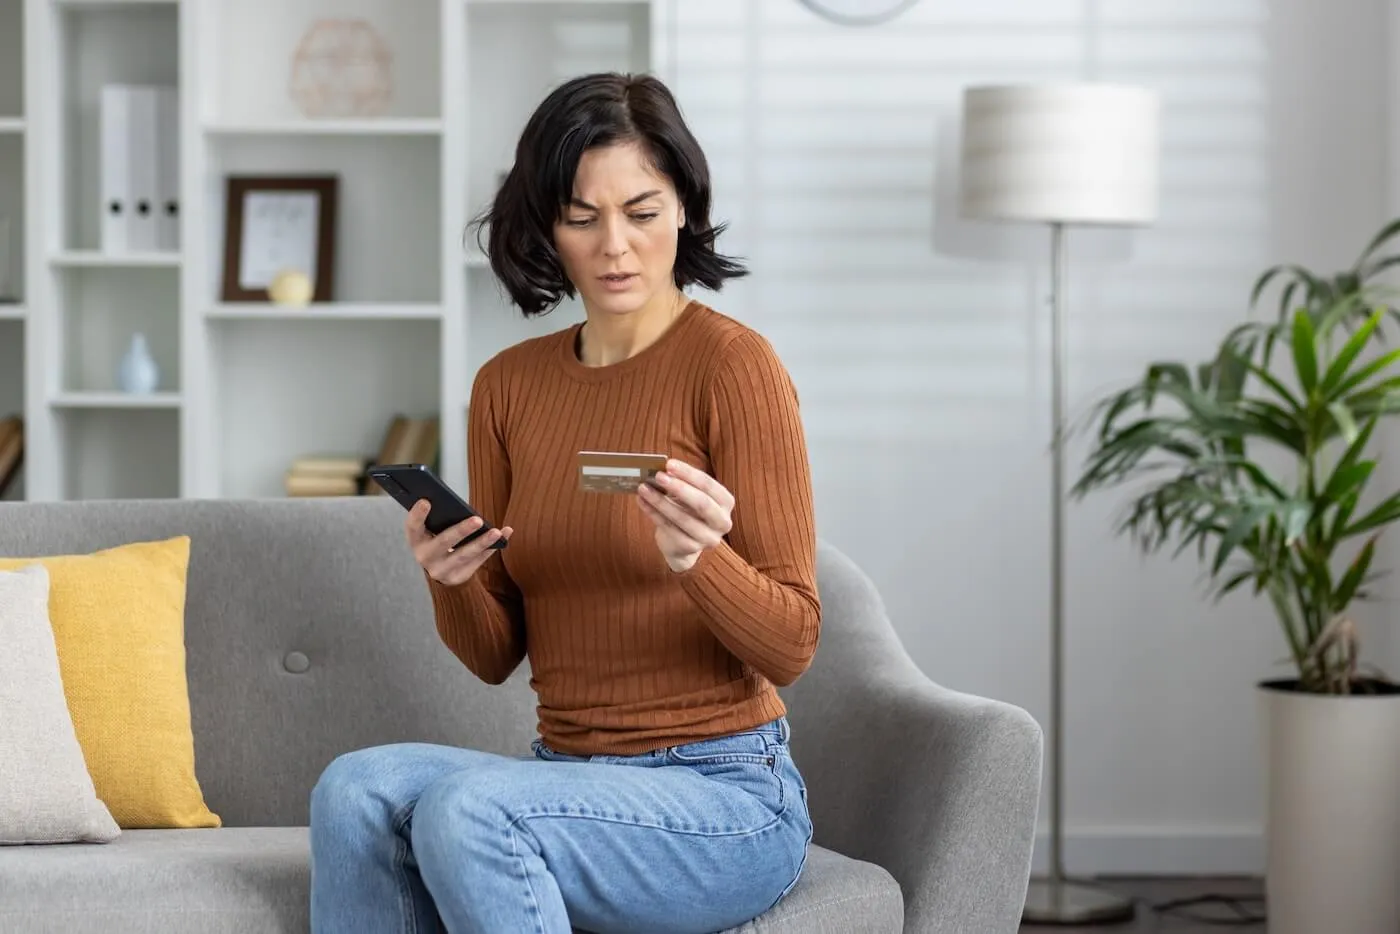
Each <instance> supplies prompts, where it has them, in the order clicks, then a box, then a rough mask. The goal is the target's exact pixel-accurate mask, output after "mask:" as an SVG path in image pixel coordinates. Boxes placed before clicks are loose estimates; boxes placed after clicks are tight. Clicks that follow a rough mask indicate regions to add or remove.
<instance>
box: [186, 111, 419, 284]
mask: <svg viewBox="0 0 1400 934" xmlns="http://www.w3.org/2000/svg"><path fill="white" fill-rule="evenodd" d="M211 149H212V151H211V153H210V163H211V165H210V173H209V181H208V185H209V186H210V187H209V189H208V195H209V198H210V202H209V211H208V215H209V225H210V226H209V229H208V230H207V231H206V235H207V238H208V240H207V242H208V243H209V244H210V249H211V253H210V256H211V258H212V259H213V262H211V263H210V273H211V276H212V281H210V282H209V283H208V293H207V294H208V296H209V300H210V302H211V304H212V303H215V302H218V301H220V300H221V294H222V280H223V267H224V263H223V259H224V248H225V237H224V226H225V224H224V218H225V214H226V209H227V204H226V195H225V191H226V180H227V178H228V177H229V176H233V175H263V176H289V175H335V176H336V177H337V178H338V179H339V186H338V188H339V195H338V198H339V202H338V205H337V208H336V231H335V261H334V262H335V276H334V286H333V296H334V301H336V302H350V303H362V302H373V303H391V304H398V303H404V302H411V303H419V302H432V303H436V302H439V301H440V300H441V292H442V282H441V278H440V271H441V268H442V247H441V238H442V228H441V214H442V205H441V198H440V196H439V192H440V189H439V186H438V185H437V179H438V177H439V174H438V173H439V166H440V165H441V155H440V147H439V146H438V140H436V139H433V138H425V137H412V136H401V137H379V138H373V137H364V136H351V137H343V138H327V137H320V136H306V137H248V136H235V137H225V138H221V139H219V140H218V141H217V144H216V145H215V146H213V147H211Z"/></svg>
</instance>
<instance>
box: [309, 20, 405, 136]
mask: <svg viewBox="0 0 1400 934" xmlns="http://www.w3.org/2000/svg"><path fill="white" fill-rule="evenodd" d="M393 62H394V56H393V53H392V52H391V51H390V50H389V45H388V43H387V42H385V41H384V37H383V36H381V35H380V34H379V32H378V31H377V30H376V29H375V28H374V27H373V26H372V25H370V24H369V23H368V22H367V21H365V20H363V19H323V20H317V21H316V22H314V23H312V24H311V26H310V27H308V28H307V30H306V32H305V34H304V35H303V36H302V37H301V42H299V43H298V44H297V48H296V52H295V53H294V54H293V56H292V75H291V81H290V87H289V92H290V93H291V97H292V100H294V101H295V102H296V104H297V106H298V107H300V108H301V112H302V113H303V114H305V115H306V116H308V117H377V116H380V115H381V114H383V113H384V110H385V109H386V108H387V107H388V106H389V100H390V98H391V97H392V96H393V90H394V81H393Z"/></svg>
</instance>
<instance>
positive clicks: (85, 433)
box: [57, 408, 180, 500]
mask: <svg viewBox="0 0 1400 934" xmlns="http://www.w3.org/2000/svg"><path fill="white" fill-rule="evenodd" d="M57 426H58V436H59V444H60V446H61V448H62V451H63V456H62V459H61V463H62V464H64V465H65V468H64V470H63V480H62V487H61V495H62V496H63V498H64V499H68V500H91V499H173V498H176V497H178V496H179V495H180V416H179V412H178V410H175V409H149V408H148V409H124V410H123V409H113V410H105V409H89V408H74V409H66V410H63V411H61V412H60V413H59V417H58V423H57Z"/></svg>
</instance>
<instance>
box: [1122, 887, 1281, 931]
mask: <svg viewBox="0 0 1400 934" xmlns="http://www.w3.org/2000/svg"><path fill="white" fill-rule="evenodd" d="M1144 904H1145V905H1146V906H1147V907H1148V908H1150V909H1151V910H1152V911H1153V912H1155V913H1157V914H1170V915H1175V916H1177V917H1180V918H1185V919H1186V920H1188V921H1191V922H1193V923H1195V924H1209V925H1215V926H1219V927H1250V926H1252V925H1256V924H1263V923H1264V922H1265V921H1266V920H1267V919H1266V918H1265V916H1264V912H1263V911H1262V910H1254V909H1251V908H1248V907H1246V906H1250V905H1259V906H1262V905H1263V904H1264V896H1262V895H1221V894H1219V893H1214V892H1208V893H1206V894H1204V895H1193V896H1190V897H1189V898H1174V899H1170V900H1168V901H1164V902H1148V901H1144ZM1202 905H1211V906H1215V907H1216V909H1217V911H1218V912H1220V913H1216V912H1212V913H1210V914H1202V913H1199V912H1196V911H1188V910H1186V909H1190V908H1194V907H1197V906H1202ZM1231 913H1233V914H1231Z"/></svg>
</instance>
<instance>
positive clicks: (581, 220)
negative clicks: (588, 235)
mask: <svg viewBox="0 0 1400 934" xmlns="http://www.w3.org/2000/svg"><path fill="white" fill-rule="evenodd" d="M564 223H566V224H568V225H569V226H570V227H587V226H588V225H589V224H591V223H593V219H592V218H591V217H571V218H569V219H568V220H566V221H565V222H564Z"/></svg>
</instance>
